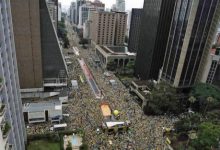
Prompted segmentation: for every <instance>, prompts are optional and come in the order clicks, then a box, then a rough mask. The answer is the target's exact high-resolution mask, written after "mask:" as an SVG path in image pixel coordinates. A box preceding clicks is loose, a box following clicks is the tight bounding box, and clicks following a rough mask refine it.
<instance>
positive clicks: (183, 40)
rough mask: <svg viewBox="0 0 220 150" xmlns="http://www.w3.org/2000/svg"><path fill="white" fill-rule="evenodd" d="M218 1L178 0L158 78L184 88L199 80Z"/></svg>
mask: <svg viewBox="0 0 220 150" xmlns="http://www.w3.org/2000/svg"><path fill="white" fill-rule="evenodd" d="M219 10H220V2H219V0H178V1H177V4H176V6H175V11H174V16H173V19H172V24H171V30H170V34H169V40H168V44H167V49H166V54H165V59H164V63H163V69H162V74H161V76H162V79H163V80H166V81H167V82H169V83H170V84H172V85H173V86H174V87H179V88H188V87H191V86H192V85H193V84H194V83H195V82H199V81H201V78H202V76H203V70H204V69H205V63H206V59H207V57H208V53H209V52H210V48H211V46H212V42H213V38H214V36H215V32H216V28H217V25H218V23H219V22H218V21H219V15H220V12H219Z"/></svg>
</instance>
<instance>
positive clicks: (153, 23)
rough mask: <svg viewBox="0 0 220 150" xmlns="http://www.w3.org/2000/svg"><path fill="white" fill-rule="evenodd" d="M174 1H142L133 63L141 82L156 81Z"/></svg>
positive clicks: (161, 62)
mask: <svg viewBox="0 0 220 150" xmlns="http://www.w3.org/2000/svg"><path fill="white" fill-rule="evenodd" d="M176 1H177V0H172V1H170V0H145V1H144V7H143V14H142V16H141V25H140V31H141V32H140V37H139V43H138V45H139V48H138V51H137V59H136V63H135V76H136V77H137V78H140V79H141V80H151V79H154V80H157V79H158V76H159V71H160V69H161V67H162V65H163V59H164V55H165V51H166V45H167V40H168V37H169V31H170V25H171V21H172V16H173V11H174V6H175V4H176ZM130 38H131V37H130Z"/></svg>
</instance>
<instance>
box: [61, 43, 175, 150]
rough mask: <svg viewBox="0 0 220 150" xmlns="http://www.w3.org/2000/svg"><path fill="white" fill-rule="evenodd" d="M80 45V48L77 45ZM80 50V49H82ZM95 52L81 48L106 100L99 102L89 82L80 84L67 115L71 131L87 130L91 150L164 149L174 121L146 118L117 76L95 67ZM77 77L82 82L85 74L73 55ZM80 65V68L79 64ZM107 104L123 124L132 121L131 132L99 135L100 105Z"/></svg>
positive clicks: (168, 118)
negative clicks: (112, 82)
mask: <svg viewBox="0 0 220 150" xmlns="http://www.w3.org/2000/svg"><path fill="white" fill-rule="evenodd" d="M75 46H76V45H75ZM79 49H80V48H79ZM93 53H94V52H93V51H92V50H91V49H80V57H81V58H84V60H85V62H86V63H87V65H88V66H89V68H90V70H91V72H92V73H93V76H94V78H95V80H96V82H97V85H98V87H99V89H100V90H101V91H102V93H103V95H104V97H103V98H102V99H96V98H95V96H94V94H93V92H92V89H91V88H90V86H89V84H87V83H80V81H79V80H78V82H79V83H80V84H79V90H77V91H73V95H74V96H73V97H72V99H70V104H69V105H68V106H67V107H66V108H65V112H66V113H69V114H70V117H69V122H68V125H69V127H70V128H71V129H75V128H82V129H83V130H84V131H85V142H86V143H87V144H88V145H89V147H90V149H93V148H100V149H108V150H109V149H163V148H164V147H165V146H166V144H165V139H164V137H163V130H162V128H163V127H172V124H173V123H172V119H171V118H170V117H168V116H146V115H144V113H143V111H142V109H141V107H140V106H139V105H138V104H137V103H136V102H135V100H134V99H133V96H132V95H130V93H129V89H127V88H126V87H125V86H124V85H123V84H122V83H121V82H120V81H119V80H118V79H117V77H116V76H114V75H113V74H112V76H111V77H106V76H105V75H104V72H103V71H104V70H103V69H101V68H100V67H97V66H95V65H94V62H93V60H92V59H91V58H92V55H93ZM72 58H73V59H72V61H73V66H72V67H73V74H72V75H71V79H74V80H76V79H78V76H80V75H83V72H82V70H81V68H80V66H79V65H78V62H77V59H76V56H72ZM75 63H76V64H77V65H76V64H75ZM71 79H70V80H71ZM110 79H113V80H115V81H116V86H112V85H111V84H109V80H110ZM102 102H107V103H108V104H109V105H110V107H111V109H112V110H118V111H119V113H120V118H119V120H120V121H126V120H129V121H130V122H131V125H130V127H129V130H128V132H125V133H123V134H112V135H108V134H106V133H102V132H101V133H97V129H100V128H101V125H102V121H103V117H102V112H101V109H100V104H101V103H102Z"/></svg>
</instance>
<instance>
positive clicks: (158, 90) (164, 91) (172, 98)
mask: <svg viewBox="0 0 220 150" xmlns="http://www.w3.org/2000/svg"><path fill="white" fill-rule="evenodd" d="M147 99H148V104H147V105H146V106H145V107H144V111H145V113H146V114H155V115H161V114H164V113H178V112H179V109H178V103H179V101H178V99H177V96H176V90H175V88H173V87H172V86H170V85H169V84H167V83H165V82H161V83H159V84H157V85H156V86H155V87H154V88H153V90H152V91H151V94H148V97H147Z"/></svg>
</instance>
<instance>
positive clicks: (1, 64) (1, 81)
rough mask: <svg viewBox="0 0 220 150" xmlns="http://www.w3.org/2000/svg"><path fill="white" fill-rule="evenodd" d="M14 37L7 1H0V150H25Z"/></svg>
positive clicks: (24, 133) (9, 7) (8, 2)
mask: <svg viewBox="0 0 220 150" xmlns="http://www.w3.org/2000/svg"><path fill="white" fill-rule="evenodd" d="M19 89H20V86H19V78H18V68H17V60H16V52H15V44H14V33H13V26H12V18H11V6H10V1H9V0H0V125H1V128H0V149H1V150H5V149H6V150H9V149H13V150H24V149H25V141H26V132H25V125H24V118H23V113H22V102H21V96H20V91H19Z"/></svg>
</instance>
